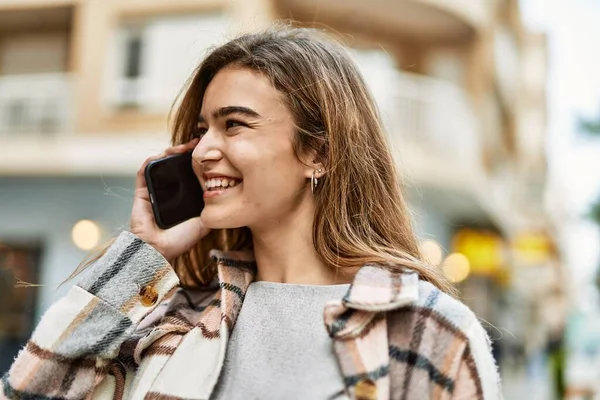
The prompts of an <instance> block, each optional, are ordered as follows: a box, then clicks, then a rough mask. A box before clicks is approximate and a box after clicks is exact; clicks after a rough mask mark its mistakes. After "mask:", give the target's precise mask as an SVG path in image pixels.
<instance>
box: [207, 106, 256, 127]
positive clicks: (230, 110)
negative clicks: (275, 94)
mask: <svg viewBox="0 0 600 400" xmlns="http://www.w3.org/2000/svg"><path fill="white" fill-rule="evenodd" d="M231 114H243V115H245V116H247V117H251V118H261V115H260V114H259V113H257V112H256V111H254V110H253V109H251V108H248V107H242V106H228V107H221V108H219V109H217V110H215V111H214V112H213V118H215V119H217V118H223V117H226V116H228V115H231ZM204 122H206V120H205V119H204V117H203V116H202V115H200V116H198V123H199V124H200V123H204Z"/></svg>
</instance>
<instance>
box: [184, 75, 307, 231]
mask: <svg viewBox="0 0 600 400" xmlns="http://www.w3.org/2000/svg"><path fill="white" fill-rule="evenodd" d="M200 114H201V115H200V119H199V124H198V132H199V134H200V137H201V140H200V142H199V143H198V145H197V146H196V148H195V150H194V153H193V158H194V161H195V163H194V164H195V165H194V169H195V172H196V176H198V179H199V180H200V183H201V184H202V188H203V189H204V193H205V195H204V200H205V208H204V210H203V211H202V215H201V216H202V221H203V223H204V224H205V225H206V226H207V227H209V228H213V229H217V228H236V227H241V226H248V227H250V228H251V229H252V228H254V227H256V228H262V227H265V226H269V225H271V224H274V223H277V222H279V221H282V219H283V218H285V216H289V215H291V213H293V212H294V211H295V210H297V209H298V207H299V206H300V205H301V204H302V202H303V199H304V198H305V197H306V190H303V189H305V188H306V186H307V185H306V183H307V181H306V179H307V178H308V177H310V174H311V172H312V168H309V167H307V166H306V165H304V164H302V163H301V162H300V161H299V160H298V158H297V157H296V156H295V154H294V150H293V145H292V143H293V136H294V126H293V119H292V115H291V113H290V111H289V110H288V109H287V108H286V106H285V105H284V103H283V100H282V98H281V95H280V94H279V92H277V90H276V89H275V88H274V87H273V86H272V85H271V84H270V82H269V80H268V79H267V78H265V77H264V76H262V75H260V74H259V73H257V72H254V71H251V70H248V69H241V68H224V69H222V70H221V71H219V72H218V73H217V74H216V75H215V77H214V78H213V80H212V81H211V83H210V84H209V85H208V87H207V89H206V92H205V94H204V99H203V102H202V111H201V113H200ZM308 194H310V191H308Z"/></svg>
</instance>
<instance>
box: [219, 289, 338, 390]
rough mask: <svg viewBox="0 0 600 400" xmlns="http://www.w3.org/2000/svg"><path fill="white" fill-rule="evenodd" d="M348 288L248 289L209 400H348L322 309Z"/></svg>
mask: <svg viewBox="0 0 600 400" xmlns="http://www.w3.org/2000/svg"><path fill="white" fill-rule="evenodd" d="M348 287H349V285H331V286H325V285H323V286H319V285H293V284H285V283H272V282H254V283H252V284H250V286H249V287H248V292H247V293H246V296H245V299H244V303H243V305H242V309H241V311H240V314H239V317H238V319H237V322H236V325H235V327H234V329H233V332H232V333H231V338H230V340H229V343H228V348H227V354H226V358H225V364H224V366H223V370H222V372H221V376H220V378H219V382H218V383H217V387H216V389H215V392H214V393H213V396H212V397H211V398H212V399H213V400H222V399H227V400H230V399H335V400H341V399H347V397H346V395H345V393H344V384H343V379H342V375H341V373H340V370H339V367H338V365H337V362H336V359H335V356H334V353H333V349H332V341H331V339H330V338H329V336H328V335H327V331H326V330H325V326H324V323H323V307H324V305H325V303H326V302H327V301H329V300H335V299H340V298H341V297H343V296H344V294H345V293H346V291H347V290H348ZM282 327H286V329H282Z"/></svg>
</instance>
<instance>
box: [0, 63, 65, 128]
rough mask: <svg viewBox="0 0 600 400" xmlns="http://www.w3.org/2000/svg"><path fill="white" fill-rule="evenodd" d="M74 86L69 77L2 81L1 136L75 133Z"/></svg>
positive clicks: (37, 76)
mask: <svg viewBox="0 0 600 400" xmlns="http://www.w3.org/2000/svg"><path fill="white" fill-rule="evenodd" d="M71 115H72V104H71V85H70V78H69V76H68V75H66V74H61V73H56V74H35V75H11V76H2V77H0V135H2V136H7V135H28V134H41V135H55V134H58V133H64V132H69V131H71V128H72V127H71V122H72V119H71Z"/></svg>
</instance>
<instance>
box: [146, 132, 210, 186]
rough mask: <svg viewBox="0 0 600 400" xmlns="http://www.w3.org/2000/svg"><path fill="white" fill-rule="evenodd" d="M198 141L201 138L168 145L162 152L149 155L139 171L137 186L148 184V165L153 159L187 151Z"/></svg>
mask: <svg viewBox="0 0 600 400" xmlns="http://www.w3.org/2000/svg"><path fill="white" fill-rule="evenodd" d="M198 142H199V139H198V138H194V139H192V140H190V141H189V142H187V143H182V144H179V145H177V146H171V147H168V148H167V149H165V151H163V152H162V153H160V154H157V155H155V156H152V157H148V158H147V159H146V160H145V161H144V163H143V164H142V166H141V167H140V168H139V169H138V171H137V174H136V182H135V185H136V188H140V187H145V186H146V167H147V166H148V164H150V163H151V162H152V161H156V160H160V159H161V158H165V157H167V156H170V155H175V154H181V153H185V152H186V151H189V150H192V149H194V148H195V147H196V146H197V145H198Z"/></svg>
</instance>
